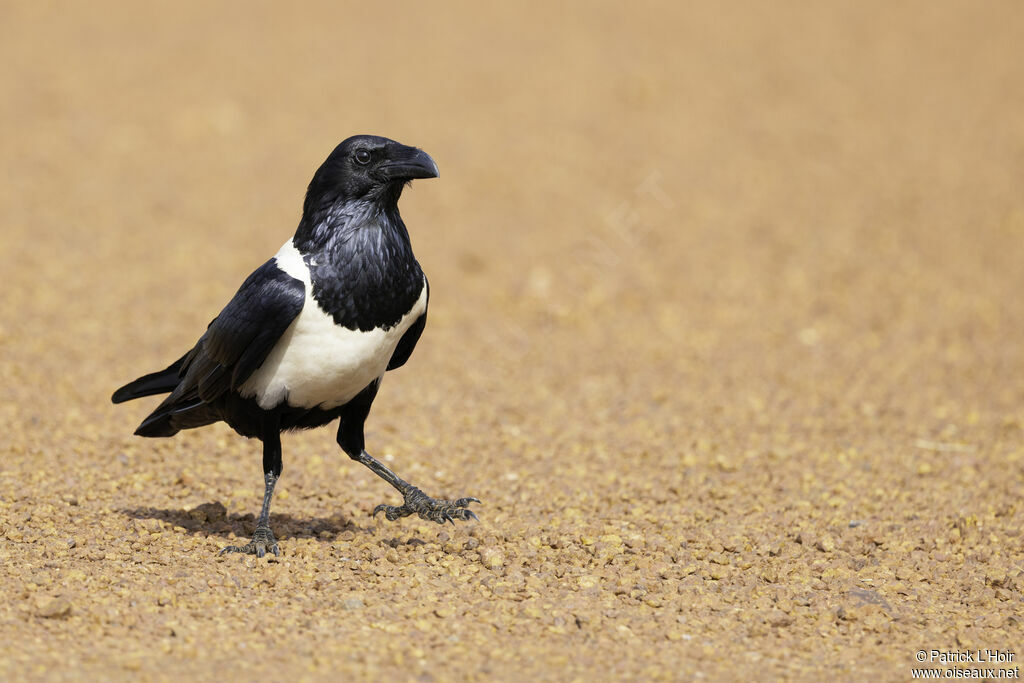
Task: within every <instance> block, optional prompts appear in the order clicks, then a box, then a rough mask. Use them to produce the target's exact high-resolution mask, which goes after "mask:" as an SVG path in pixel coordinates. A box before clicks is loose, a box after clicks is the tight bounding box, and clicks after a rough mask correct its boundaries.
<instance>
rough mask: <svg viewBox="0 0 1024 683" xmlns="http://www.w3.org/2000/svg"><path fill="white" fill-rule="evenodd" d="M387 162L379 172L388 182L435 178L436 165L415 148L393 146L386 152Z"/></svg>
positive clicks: (426, 155)
mask: <svg viewBox="0 0 1024 683" xmlns="http://www.w3.org/2000/svg"><path fill="white" fill-rule="evenodd" d="M387 155H388V160H387V161H386V162H385V163H384V164H383V166H381V171H382V172H383V173H384V176H385V177H386V178H387V179H388V180H413V179H414V178H436V177H437V176H438V175H439V173H438V170H437V164H435V163H434V160H433V159H431V158H430V155H429V154H427V153H426V152H424V151H423V150H421V149H416V148H415V147H406V146H405V145H395V146H394V147H389V148H388V150H387Z"/></svg>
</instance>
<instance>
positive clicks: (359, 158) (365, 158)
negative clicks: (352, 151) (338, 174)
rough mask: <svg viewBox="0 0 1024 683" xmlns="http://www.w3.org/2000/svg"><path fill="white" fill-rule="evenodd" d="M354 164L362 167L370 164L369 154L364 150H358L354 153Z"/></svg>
mask: <svg viewBox="0 0 1024 683" xmlns="http://www.w3.org/2000/svg"><path fill="white" fill-rule="evenodd" d="M356 162H358V163H360V164H362V165H363V166H365V165H366V164H368V163H370V153H369V152H367V151H366V150H365V149H361V150H359V151H358V152H356Z"/></svg>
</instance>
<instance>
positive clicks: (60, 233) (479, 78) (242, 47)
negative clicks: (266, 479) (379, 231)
mask: <svg viewBox="0 0 1024 683" xmlns="http://www.w3.org/2000/svg"><path fill="white" fill-rule="evenodd" d="M511 4H512V3H506V5H511ZM714 6H715V7H716V9H714V10H709V9H707V8H706V7H696V6H682V5H680V6H678V7H675V8H674V9H671V10H670V9H666V8H664V7H661V6H658V5H651V6H649V7H647V8H644V7H639V8H637V9H630V10H626V9H623V8H622V7H620V6H618V5H616V4H595V3H587V4H585V5H577V6H562V7H560V8H559V7H551V6H549V5H548V4H547V3H537V4H535V5H533V6H527V5H524V4H520V3H516V4H515V6H514V7H511V6H506V7H502V8H501V9H494V10H488V11H482V10H480V9H478V8H477V6H476V5H474V4H469V3H467V4H464V5H462V6H444V7H441V6H439V5H437V4H430V5H429V6H428V5H427V4H426V3H421V4H416V5H413V4H409V5H398V6H389V8H388V9H387V10H384V9H380V10H378V9H370V8H369V5H368V4H366V3H362V4H359V5H356V6H353V7H351V8H341V7H336V6H335V5H334V3H329V4H327V5H324V6H322V7H319V8H317V7H314V6H311V5H306V4H303V8H304V9H303V10H302V11H301V12H298V11H297V12H296V13H293V14H282V13H280V11H279V10H276V9H273V10H272V9H271V8H270V5H260V4H259V3H257V4H253V3H244V4H243V3H227V4H223V5H217V6H216V7H213V8H211V7H208V6H207V3H192V4H180V3H175V4H174V9H170V8H169V6H168V8H167V9H165V10H162V11H160V12H156V11H155V10H150V9H142V8H139V7H138V6H137V4H136V3H123V6H121V5H117V6H109V7H108V6H101V5H98V4H96V3H60V4H57V3H54V4H52V5H49V6H47V5H46V4H44V3H27V2H26V3H4V4H3V6H2V7H0V57H2V59H3V63H4V68H3V69H2V70H0V92H2V98H0V127H2V130H3V152H2V155H0V172H2V182H0V245H2V256H3V258H2V266H0V273H2V276H3V283H4V287H3V295H2V297H0V429H2V432H3V438H2V440H0V453H2V457H0V594H2V596H3V599H2V600H0V678H5V679H9V680H10V679H16V678H17V679H23V678H33V679H35V678H38V679H50V680H59V679H83V678H90V679H96V678H105V679H114V680H129V679H130V680H165V679H171V678H180V677H186V678H188V679H206V680H214V679H217V680H234V679H236V678H240V679H243V680H256V679H257V678H260V679H271V680H307V679H308V680H328V679H331V678H335V677H337V676H338V675H339V674H343V675H346V676H348V677H355V678H362V679H377V680H380V679H382V678H383V677H385V676H387V677H388V678H389V679H394V680H415V681H442V680H463V679H465V680H530V679H539V680H549V679H550V680H555V679H557V680H592V679H598V680H627V679H643V680H658V679H690V678H708V679H715V680H729V679H743V678H754V677H757V678H760V679H764V678H792V679H821V678H824V677H831V678H838V679H845V680H865V679H867V678H868V677H869V676H877V677H880V678H881V679H883V680H909V679H910V677H911V668H912V667H914V666H917V663H916V661H917V660H916V657H917V655H916V653H917V652H918V651H919V650H922V649H923V650H926V651H930V650H932V649H936V650H943V651H954V652H966V651H971V652H973V653H976V652H977V650H978V649H979V648H981V649H982V650H984V649H986V648H988V649H992V650H1004V651H1005V650H1008V651H1010V652H1012V653H1013V654H1014V657H1015V661H1014V662H1011V663H1009V664H1007V663H1005V662H1003V663H999V664H989V666H999V667H1006V666H1013V665H1016V664H1018V661H1016V660H1019V659H1020V658H1024V638H1022V634H1024V601H1022V592H1021V591H1022V589H1024V569H1022V557H1024V536H1022V535H1021V529H1022V523H1024V509H1022V502H1021V501H1022V497H1024V350H1022V341H1021V340H1022V338H1024V306H1022V305H1021V293H1022V292H1024V184H1022V182H1024V116H1022V112H1024V87H1022V84H1024V48H1022V47H1021V45H1022V43H1021V39H1020V36H1021V35H1024V8H1022V7H1021V5H1020V4H1019V3H1016V2H1003V3H986V4H984V6H978V5H975V4H974V3H966V2H965V3H932V2H911V3H899V5H898V6H893V3H887V2H879V3H843V4H842V5H835V6H831V5H829V4H827V3H791V4H790V3H781V2H773V3H760V4H757V5H754V4H743V5H720V4H717V3H716V4H715V5H714ZM385 11H387V14H384V13H383V12H385ZM155 12H156V13H155ZM356 132H373V133H379V134H383V135H387V136H389V137H393V138H396V139H398V140H401V141H403V142H407V143H411V144H415V145H418V146H421V147H423V148H424V149H426V150H427V151H429V152H430V153H431V154H432V155H433V156H434V158H435V159H436V160H437V162H438V164H439V166H440V168H441V178H440V179H439V180H437V181H424V182H417V183H415V184H414V186H413V187H412V188H411V189H410V190H409V191H408V192H407V193H406V195H405V197H404V198H403V201H402V210H403V215H404V216H405V219H406V222H407V223H408V225H409V227H410V231H411V233H412V237H413V243H414V246H415V248H416V251H417V255H418V256H419V259H420V261H421V263H422V264H423V266H424V268H425V270H426V272H427V273H428V275H429V276H430V278H431V284H432V290H431V293H432V300H431V313H430V322H429V324H428V326H427V330H426V333H425V335H424V337H423V339H422V341H421V342H420V345H419V347H418V348H417V350H416V353H415V354H414V355H413V357H412V360H411V361H410V363H409V364H408V365H407V366H406V367H405V368H403V369H402V370H400V371H398V372H395V373H392V374H391V375H389V377H388V379H387V381H386V382H385V384H384V386H383V388H382V391H381V394H380V396H379V398H378V400H377V403H376V405H375V407H374V412H373V413H372V415H371V418H370V421H369V423H368V443H369V449H370V451H371V452H373V453H375V454H377V455H378V456H381V457H384V458H386V459H387V460H388V461H389V462H390V464H391V465H392V466H393V467H394V468H395V469H396V470H397V471H398V472H399V473H401V474H402V475H404V476H405V477H407V478H408V479H411V480H412V481H413V482H414V483H417V484H419V485H420V486H422V487H423V488H424V489H426V490H427V491H428V492H429V493H433V494H435V495H447V496H454V495H475V496H477V497H479V498H481V499H482V500H483V501H484V504H483V505H482V506H480V508H479V512H480V517H481V520H480V522H479V523H471V524H465V525H460V526H458V527H455V528H453V527H451V526H448V527H445V528H440V527H437V526H436V525H431V524H428V523H426V522H423V521H421V520H418V519H416V520H408V519H407V520H404V521H402V522H399V523H387V522H384V521H382V520H380V519H377V520H374V519H371V518H370V517H369V516H368V512H369V511H370V510H372V509H373V507H374V506H375V505H376V504H377V503H380V502H391V503H395V502H398V501H397V500H396V498H397V497H396V495H395V493H394V491H392V490H390V489H389V487H387V486H386V485H385V484H384V483H383V482H381V481H379V480H378V479H376V478H375V477H374V476H373V475H372V474H371V473H370V472H368V471H366V470H365V469H364V468H362V467H361V466H359V465H358V464H356V463H352V462H351V461H349V460H348V459H347V458H346V457H345V456H344V455H343V454H342V453H341V451H340V450H339V449H338V448H337V446H336V444H335V443H334V434H333V432H332V431H331V430H319V431H316V432H311V433H304V434H299V435H293V436H288V437H286V439H285V441H284V449H285V452H284V455H285V471H284V477H283V479H282V481H281V485H280V487H279V495H278V497H277V499H276V500H275V505H274V509H273V512H274V514H273V524H274V526H275V528H276V531H277V534H278V538H279V539H280V540H281V544H282V548H283V551H284V552H283V555H282V557H281V558H279V559H277V560H267V559H263V560H257V559H255V558H250V557H238V556H229V557H224V558H219V557H217V555H216V551H217V550H218V548H220V547H221V546H223V545H226V544H229V543H235V542H238V541H239V540H244V539H245V537H246V536H247V535H248V534H249V533H250V532H251V530H252V526H253V521H254V515H255V513H256V512H257V509H258V505H259V500H260V495H261V491H262V478H261V470H260V455H259V444H258V443H257V442H247V441H246V440H244V439H242V438H240V437H237V436H236V435H234V433H232V432H231V431H230V430H229V429H227V428H225V427H223V426H216V427H210V428H206V429H204V430H199V431H194V432H190V433H184V434H180V435H179V436H178V437H177V438H175V439H172V440H144V439H139V438H135V437H132V436H131V432H132V430H133V429H134V427H135V426H136V424H137V423H138V422H139V420H140V419H141V418H142V417H143V416H144V415H145V413H146V412H147V411H148V410H149V409H150V408H151V407H152V406H153V404H154V401H153V400H149V401H140V402H137V403H133V404H127V405H124V406H116V407H115V406H113V405H111V404H110V403H109V401H108V397H109V395H110V393H111V391H112V390H113V389H114V388H116V387H117V386H119V385H120V384H121V383H122V382H123V381H126V380H128V379H131V378H134V377H136V376H137V375H139V374H141V373H143V372H146V371H150V370H154V369H157V368H160V367H163V366H164V365H165V364H166V363H168V362H170V361H171V360H173V359H174V358H176V357H177V355H178V354H179V353H181V352H182V351H183V350H185V349H186V348H188V347H189V346H190V345H191V344H192V343H193V342H194V340H195V339H196V337H197V336H198V335H199V333H200V332H201V331H202V330H203V329H204V326H205V325H206V323H207V322H208V321H209V320H210V318H212V317H213V315H214V314H216V312H217V311H218V310H219V309H220V307H221V306H222V305H223V304H224V303H225V302H226V301H227V300H228V298H229V297H230V296H231V294H232V293H233V292H234V290H235V288H236V287H237V286H238V284H239V283H240V282H241V280H242V279H243V278H244V277H245V275H246V274H248V272H249V271H250V270H252V269H253V268H254V267H256V266H257V265H259V264H260V263H262V262H263V261H264V260H265V259H266V258H267V257H268V256H269V255H270V254H272V253H274V252H275V251H276V249H277V248H278V246H279V245H280V244H281V243H282V242H284V240H285V239H287V238H288V237H289V236H290V235H291V233H292V231H293V230H294V226H295V224H296V222H297V220H298V214H299V207H300V201H301V197H302V193H303V192H304V190H305V185H306V183H307V182H308V180H309V178H310V176H311V174H312V172H313V170H314V169H315V168H316V166H317V165H318V164H319V163H320V162H321V161H322V160H323V158H324V157H325V156H326V154H327V153H328V152H329V151H330V149H331V148H332V147H333V146H334V145H335V144H336V143H337V142H338V141H339V140H341V139H342V138H344V137H347V136H348V135H349V134H352V133H356ZM928 656H929V657H930V656H931V655H930V654H929V655H928ZM975 656H976V654H975ZM926 663H927V662H926ZM934 665H935V666H939V665H938V664H937V663H936V664H934ZM961 666H981V665H980V664H961Z"/></svg>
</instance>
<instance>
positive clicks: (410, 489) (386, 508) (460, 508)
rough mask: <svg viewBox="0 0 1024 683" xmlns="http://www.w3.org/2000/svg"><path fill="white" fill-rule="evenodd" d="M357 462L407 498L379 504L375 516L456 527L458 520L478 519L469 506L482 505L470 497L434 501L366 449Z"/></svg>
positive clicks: (375, 509) (374, 511)
mask: <svg viewBox="0 0 1024 683" xmlns="http://www.w3.org/2000/svg"><path fill="white" fill-rule="evenodd" d="M356 459H357V460H359V462H361V463H363V464H364V465H366V466H367V467H369V468H370V471H372V472H373V473H374V474H376V475H377V476H378V477H380V478H381V479H383V480H384V481H386V482H387V483H389V484H391V485H392V486H394V487H395V488H396V489H398V492H399V493H401V494H402V497H403V498H404V499H405V502H404V503H403V504H402V505H398V506H395V505H384V504H383V503H382V504H380V505H378V506H377V507H375V508H374V509H373V512H372V513H371V514H372V515H374V516H376V515H377V513H378V512H383V513H384V516H385V517H387V518H388V519H389V520H392V521H393V520H396V519H398V518H399V517H407V516H409V515H411V514H417V515H419V516H420V518H421V519H426V520H429V521H431V522H437V523H438V524H444V523H445V522H451V523H452V524H454V523H455V520H457V519H458V520H462V521H467V520H469V519H478V517H477V516H476V513H475V512H473V511H472V510H470V509H469V504H470V503H479V502H480V501H479V500H478V499H476V498H470V497H467V498H458V499H456V500H443V499H437V498H431V497H430V496H428V495H427V494H425V493H423V491H421V490H420V489H418V488H416V487H415V486H413V485H412V484H410V483H409V482H407V481H405V480H404V479H402V478H401V477H399V476H398V475H397V474H395V473H394V472H392V471H391V470H389V469H388V468H387V467H385V466H384V464H383V463H382V462H381V461H380V460H377V459H376V458H375V457H373V456H372V455H370V454H369V453H367V452H366V451H365V450H363V451H360V453H359V457H358V458H356Z"/></svg>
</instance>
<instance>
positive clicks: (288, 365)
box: [241, 240, 427, 410]
mask: <svg viewBox="0 0 1024 683" xmlns="http://www.w3.org/2000/svg"><path fill="white" fill-rule="evenodd" d="M274 258H275V259H276V261H277V267H278V268H280V269H281V270H283V271H284V272H286V273H288V274H289V275H291V276H292V277H294V278H295V279H297V280H301V281H302V283H303V284H304V285H305V286H306V301H305V304H304V305H303V308H302V311H301V312H300V313H299V315H298V317H296V318H295V320H294V321H293V322H292V324H291V325H290V326H289V327H288V329H287V330H286V331H285V333H284V335H282V337H281V339H280V340H279V341H278V342H277V345H275V346H274V348H273V349H272V350H271V352H270V354H269V355H268V356H267V359H266V361H264V363H263V365H261V366H260V368H259V369H258V370H256V372H254V373H253V374H252V376H251V377H249V379H248V380H247V381H246V382H245V384H243V385H242V386H241V394H242V396H245V397H253V396H254V397H255V398H256V402H257V403H258V404H259V406H260V407H261V408H263V409H266V410H269V409H271V408H274V407H276V406H278V405H280V404H281V403H282V402H284V401H287V402H288V405H291V406H294V407H296V408H315V407H320V408H334V407H337V406H340V405H342V404H344V403H348V402H349V401H350V400H352V399H353V398H354V397H355V395H356V394H358V393H359V392H360V391H362V390H363V389H364V388H365V387H366V386H367V385H368V384H369V383H370V382H372V381H373V380H375V379H377V378H378V377H381V376H382V375H383V374H384V372H385V370H387V366H388V361H390V360H391V355H392V354H393V353H394V352H395V347H396V346H397V345H398V341H399V340H400V339H401V338H402V335H403V334H405V331H406V330H407V329H409V327H410V326H411V325H412V324H413V322H415V321H416V319H417V318H419V317H420V316H421V315H422V314H423V312H424V311H425V310H426V307H427V288H426V286H425V285H424V287H423V291H422V293H421V294H420V298H419V300H418V301H417V302H416V303H415V304H414V305H413V307H412V310H410V311H409V312H408V313H406V314H405V315H404V316H402V319H401V320H400V321H399V322H398V324H397V325H395V326H394V327H392V328H390V329H388V330H382V329H376V330H371V331H369V332H360V331H359V330H349V329H346V328H344V327H340V326H338V325H336V324H335V323H334V319H333V318H331V316H330V315H328V314H327V313H325V312H324V311H323V310H322V309H321V308H320V305H319V304H317V302H316V299H314V298H313V287H312V284H311V283H310V279H309V268H307V267H306V264H305V262H303V260H302V255H301V254H300V253H299V251H298V250H297V249H296V248H295V247H294V246H293V245H292V243H291V240H289V241H288V242H286V243H285V245H284V246H283V247H281V250H280V251H279V252H277V255H276V256H275V257H274Z"/></svg>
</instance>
